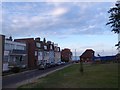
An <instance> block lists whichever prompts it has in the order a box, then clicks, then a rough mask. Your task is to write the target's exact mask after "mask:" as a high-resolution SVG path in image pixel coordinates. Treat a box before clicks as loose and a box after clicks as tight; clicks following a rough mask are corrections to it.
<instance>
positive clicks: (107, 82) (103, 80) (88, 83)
mask: <svg viewBox="0 0 120 90" xmlns="http://www.w3.org/2000/svg"><path fill="white" fill-rule="evenodd" d="M83 66H84V74H83V75H82V74H81V73H80V72H79V68H80V65H79V64H73V65H71V66H69V67H67V68H64V69H62V70H59V71H56V72H54V73H52V74H49V75H47V76H46V77H43V78H40V79H38V80H37V81H34V82H33V83H29V84H26V85H22V86H20V87H18V89H22V88H118V64H117V63H110V64H94V65H90V64H88V65H87V64H86V65H83Z"/></svg>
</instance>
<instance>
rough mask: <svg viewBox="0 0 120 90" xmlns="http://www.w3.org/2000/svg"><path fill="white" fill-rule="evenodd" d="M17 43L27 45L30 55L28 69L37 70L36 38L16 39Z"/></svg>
mask: <svg viewBox="0 0 120 90" xmlns="http://www.w3.org/2000/svg"><path fill="white" fill-rule="evenodd" d="M15 41H16V42H24V43H26V45H27V47H26V48H27V53H28V68H30V69H31V68H35V67H36V65H37V60H36V58H35V56H36V55H37V53H36V52H35V49H36V45H37V44H35V40H34V38H25V39H15Z"/></svg>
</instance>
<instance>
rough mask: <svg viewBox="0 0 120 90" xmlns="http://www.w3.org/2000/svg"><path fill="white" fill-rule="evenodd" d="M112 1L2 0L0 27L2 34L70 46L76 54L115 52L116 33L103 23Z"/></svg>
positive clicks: (65, 46) (102, 54) (106, 53)
mask: <svg viewBox="0 0 120 90" xmlns="http://www.w3.org/2000/svg"><path fill="white" fill-rule="evenodd" d="M114 4H115V2H74V1H73V2H50V1H49V0H44V2H2V8H1V9H2V14H0V17H2V20H0V23H2V30H1V31H0V33H2V34H4V35H6V37H9V36H12V37H13V39H17V38H29V37H30V38H31V37H33V38H36V37H40V38H41V40H43V38H46V40H47V41H52V42H54V43H57V44H58V46H60V47H61V49H64V48H70V49H71V51H72V52H73V55H74V53H75V49H76V52H77V56H80V55H81V54H82V53H83V52H84V51H85V50H86V49H93V50H94V51H95V55H97V54H100V55H101V56H106V55H115V54H116V53H117V50H116V48H117V47H115V44H117V42H118V35H117V34H114V32H111V28H110V26H109V25H108V26H106V23H107V22H108V20H109V18H108V17H109V16H110V14H109V13H108V12H107V11H108V10H109V9H110V8H111V7H113V6H114Z"/></svg>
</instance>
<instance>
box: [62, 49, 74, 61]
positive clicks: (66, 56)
mask: <svg viewBox="0 0 120 90" xmlns="http://www.w3.org/2000/svg"><path fill="white" fill-rule="evenodd" d="M71 60H72V52H71V50H70V49H68V48H65V49H63V50H62V51H61V61H65V62H69V61H71Z"/></svg>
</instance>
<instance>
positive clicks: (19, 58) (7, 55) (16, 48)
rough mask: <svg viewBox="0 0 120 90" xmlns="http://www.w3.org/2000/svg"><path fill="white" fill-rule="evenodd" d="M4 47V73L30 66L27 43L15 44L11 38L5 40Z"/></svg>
mask: <svg viewBox="0 0 120 90" xmlns="http://www.w3.org/2000/svg"><path fill="white" fill-rule="evenodd" d="M4 47H5V48H4V59H3V72H4V71H8V70H10V69H11V68H13V67H20V68H26V67H27V66H28V58H27V57H28V56H27V49H26V43H21V42H15V41H13V39H12V37H9V38H6V39H5V44H4Z"/></svg>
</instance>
